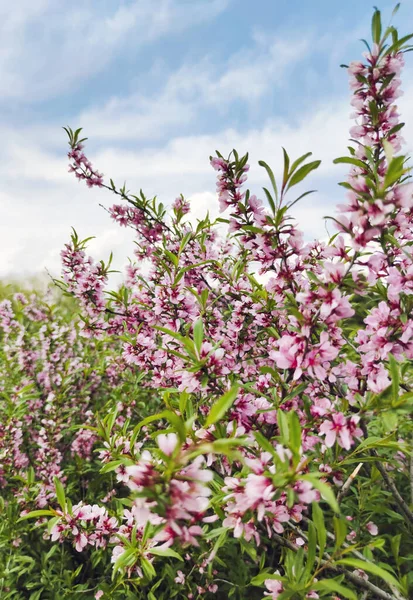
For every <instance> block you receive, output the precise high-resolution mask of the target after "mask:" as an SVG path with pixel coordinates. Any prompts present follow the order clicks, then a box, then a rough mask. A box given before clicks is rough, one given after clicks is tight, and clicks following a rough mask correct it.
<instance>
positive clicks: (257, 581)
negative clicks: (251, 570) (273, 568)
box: [250, 571, 284, 586]
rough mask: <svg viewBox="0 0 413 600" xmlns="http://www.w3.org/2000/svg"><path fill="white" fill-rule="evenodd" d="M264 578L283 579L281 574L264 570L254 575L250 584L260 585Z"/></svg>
mask: <svg viewBox="0 0 413 600" xmlns="http://www.w3.org/2000/svg"><path fill="white" fill-rule="evenodd" d="M266 579H275V580H276V581H283V579H284V578H283V577H281V575H276V574H275V573H270V572H267V571H264V572H263V573H259V574H258V575H256V576H255V577H253V578H252V579H251V581H250V585H258V586H261V585H262V584H263V583H264V581H265V580H266Z"/></svg>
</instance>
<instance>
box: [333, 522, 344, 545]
mask: <svg viewBox="0 0 413 600" xmlns="http://www.w3.org/2000/svg"><path fill="white" fill-rule="evenodd" d="M333 521H334V534H335V538H336V539H335V544H334V551H335V552H337V551H339V550H340V548H341V546H342V545H343V542H344V540H345V539H346V535H347V524H346V521H345V520H344V519H340V518H339V517H334V519H333Z"/></svg>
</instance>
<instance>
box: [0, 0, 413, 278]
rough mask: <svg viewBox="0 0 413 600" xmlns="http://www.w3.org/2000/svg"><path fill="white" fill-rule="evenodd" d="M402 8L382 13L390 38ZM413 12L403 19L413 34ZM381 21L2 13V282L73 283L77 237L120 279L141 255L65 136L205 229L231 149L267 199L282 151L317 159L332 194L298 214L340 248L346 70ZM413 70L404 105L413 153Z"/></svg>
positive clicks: (118, 177) (275, 12)
mask: <svg viewBox="0 0 413 600" xmlns="http://www.w3.org/2000/svg"><path fill="white" fill-rule="evenodd" d="M394 4H395V3H394V2H393V1H392V2H389V1H387V0H386V1H384V0H383V1H382V2H380V3H379V8H380V9H381V10H382V13H383V20H384V23H385V24H387V22H388V20H389V18H390V15H391V11H392V8H393V6H394ZM412 4H413V3H411V2H410V1H409V2H407V0H406V1H405V2H404V3H403V2H402V6H401V8H400V10H399V12H398V14H397V16H396V18H395V21H394V23H395V25H396V26H398V27H399V30H400V33H401V34H407V33H411V31H410V29H408V30H406V29H405V25H406V24H409V23H411V24H412V25H413V5H412ZM372 10H373V7H372V6H371V4H370V2H365V1H364V0H347V1H346V2H340V1H336V0H334V1H333V0H289V1H286V0H256V1H255V2H251V1H250V0H249V1H247V0H124V1H123V2H122V1H120V0H82V1H81V2H80V1H77V2H76V0H75V1H74V2H71V3H69V2H67V1H65V0H36V1H35V2H33V0H30V1H29V0H18V1H17V2H15V3H9V2H6V0H0V91H1V93H0V134H1V137H2V144H1V146H0V159H1V160H0V176H1V179H2V186H1V188H0V206H1V209H2V219H1V221H0V245H1V248H0V276H5V277H10V276H13V277H26V276H29V275H32V274H39V273H42V272H44V271H45V268H48V269H49V270H50V271H51V272H53V273H55V274H57V273H58V272H59V252H60V249H61V247H62V245H63V243H64V242H65V241H67V239H68V238H69V235H70V227H71V226H73V227H75V229H76V230H77V231H78V232H79V235H81V236H82V237H87V236H89V235H95V236H96V239H95V240H94V241H93V242H92V246H91V251H93V254H94V255H95V256H96V258H98V259H100V258H105V257H106V256H107V255H108V253H109V252H110V250H111V249H113V250H114V251H115V260H116V262H115V264H116V266H118V267H120V266H122V265H123V264H125V262H126V257H127V255H128V254H130V253H131V251H132V245H131V239H132V238H131V235H130V233H129V232H125V230H124V229H119V228H118V227H117V226H116V225H115V224H113V223H111V221H110V220H109V218H108V216H107V214H106V213H105V211H104V210H102V209H101V208H100V207H99V204H100V203H102V204H104V205H105V206H110V204H111V202H112V201H113V200H114V198H113V197H111V196H110V195H109V193H106V192H105V191H103V190H96V189H95V190H93V191H90V190H88V189H87V188H86V187H84V186H82V185H79V184H78V182H77V181H76V180H75V179H74V178H73V176H70V175H69V173H68V172H67V160H66V156H65V153H66V150H67V146H66V138H65V133H64V132H63V131H62V129H61V127H62V126H63V125H70V126H71V127H73V128H77V127H83V128H84V133H85V135H87V136H88V138H89V142H88V145H87V148H86V150H87V154H88V156H89V158H90V159H91V160H92V162H93V163H94V165H95V166H96V167H97V168H98V169H99V170H100V171H103V172H104V174H105V175H106V176H107V177H112V178H113V179H114V180H115V181H117V182H118V183H120V184H121V183H123V181H124V180H126V181H127V184H128V188H129V189H131V190H132V191H133V190H139V189H140V188H141V187H142V188H143V190H144V191H145V192H147V194H148V195H152V194H157V195H158V197H159V198H160V199H162V201H163V202H165V203H166V204H168V203H170V202H172V201H173V200H174V198H175V197H176V196H177V195H179V194H180V193H181V192H182V193H183V194H184V195H185V196H186V197H188V198H190V199H191V204H192V206H193V211H194V214H195V215H197V216H199V217H201V216H202V215H203V214H204V212H205V211H206V210H207V209H209V210H210V211H211V212H212V213H213V214H215V213H216V207H217V203H216V196H215V172H214V171H213V170H212V169H211V167H210V166H209V163H208V157H209V155H210V154H213V152H214V150H215V149H219V150H220V151H222V152H223V153H228V152H229V151H230V150H231V149H232V148H233V147H235V148H237V150H239V151H240V152H245V151H247V150H248V151H249V152H250V163H251V172H250V187H251V189H252V191H254V192H257V193H260V187H261V186H262V185H265V183H266V182H265V177H264V173H263V172H262V169H260V168H259V167H258V166H257V162H258V160H260V159H263V160H265V161H267V162H268V163H269V164H271V165H272V166H273V168H274V171H275V173H276V174H277V173H280V170H281V166H282V165H281V147H282V146H285V147H286V149H287V150H288V151H289V153H290V155H291V156H292V157H293V158H296V157H297V156H299V155H301V154H303V153H305V152H307V151H312V152H313V154H314V158H320V159H322V160H323V163H322V166H321V168H320V169H319V171H318V172H317V173H315V174H314V175H312V177H311V179H310V180H309V181H308V182H307V183H306V184H305V187H306V188H310V189H313V188H316V189H318V190H319V191H318V193H317V194H314V195H313V196H311V197H310V198H311V199H309V200H307V201H305V202H303V204H301V205H299V206H298V207H297V209H296V213H295V214H296V217H297V220H298V224H299V226H300V228H301V229H303V230H304V232H305V235H306V237H307V238H308V239H312V238H314V237H319V236H322V237H323V236H324V237H325V236H326V233H325V228H324V222H323V219H322V217H323V215H325V214H334V207H335V205H336V204H337V203H339V202H341V201H342V200H343V190H342V189H341V188H339V187H338V186H337V182H338V181H340V180H341V179H342V178H343V177H344V176H345V170H343V169H342V168H341V167H336V166H334V165H332V162H331V161H332V159H333V158H334V157H336V156H338V155H342V154H345V152H346V144H347V138H348V137H349V136H348V129H349V127H350V124H351V122H350V118H349V116H350V113H351V110H350V106H349V99H350V92H349V89H348V80H347V74H346V72H345V70H343V69H340V67H339V65H340V63H348V62H349V61H351V60H354V59H358V58H359V57H360V56H361V53H362V52H363V50H364V47H363V45H362V44H361V42H360V41H359V39H360V38H362V37H366V38H367V39H369V37H370V20H371V15H372ZM412 30H413V27H412ZM412 56H413V55H412V54H408V55H406V59H407V60H406V63H407V64H406V68H405V72H404V78H403V79H404V83H403V90H404V92H405V95H404V96H403V97H402V98H401V99H400V102H399V105H400V108H401V110H402V116H403V120H404V121H406V129H405V134H404V136H405V138H406V141H407V150H410V149H411V140H412V139H413V108H412V106H413V103H412V102H411V101H410V102H409V98H410V97H411V96H412V94H413V60H412ZM298 191H300V190H298ZM214 211H215V213H214Z"/></svg>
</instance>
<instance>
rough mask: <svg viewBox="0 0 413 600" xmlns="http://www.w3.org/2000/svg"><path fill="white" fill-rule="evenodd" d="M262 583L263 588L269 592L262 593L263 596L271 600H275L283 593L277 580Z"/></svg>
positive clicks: (280, 583) (267, 580)
mask: <svg viewBox="0 0 413 600" xmlns="http://www.w3.org/2000/svg"><path fill="white" fill-rule="evenodd" d="M277 574H278V573H277ZM264 583H265V587H266V588H267V590H268V591H269V592H270V593H268V592H264V596H269V597H270V598H272V599H273V600H276V598H278V596H279V595H280V594H281V592H282V591H283V584H282V582H281V581H278V580H277V579H266V580H265V582H264Z"/></svg>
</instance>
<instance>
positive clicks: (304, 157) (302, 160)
mask: <svg viewBox="0 0 413 600" xmlns="http://www.w3.org/2000/svg"><path fill="white" fill-rule="evenodd" d="M311 155H312V152H307V154H303V155H302V156H300V158H297V160H295V161H294V162H293V164H292V165H291V169H290V175H292V174H293V173H294V171H295V170H296V168H297V167H299V166H300V165H301V163H302V162H304V161H305V160H307V158H308V157H309V156H311Z"/></svg>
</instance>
